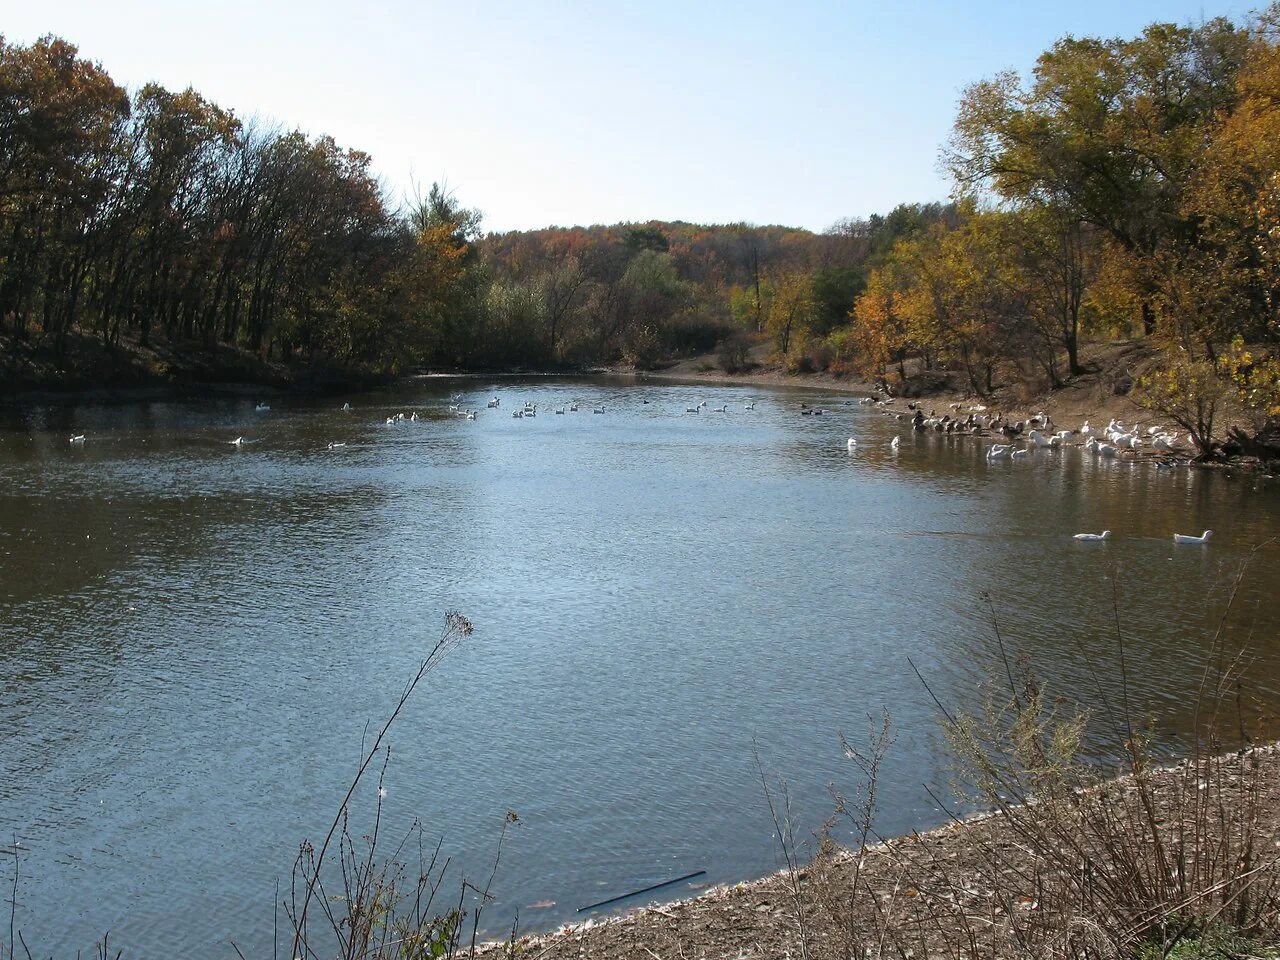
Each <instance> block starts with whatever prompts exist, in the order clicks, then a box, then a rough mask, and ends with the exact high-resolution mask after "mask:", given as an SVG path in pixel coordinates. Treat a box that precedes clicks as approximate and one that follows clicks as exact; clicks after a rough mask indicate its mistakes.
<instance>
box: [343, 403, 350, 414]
mask: <svg viewBox="0 0 1280 960" xmlns="http://www.w3.org/2000/svg"><path fill="white" fill-rule="evenodd" d="M342 412H343V413H350V412H351V404H349V403H344V404H343V405H342Z"/></svg>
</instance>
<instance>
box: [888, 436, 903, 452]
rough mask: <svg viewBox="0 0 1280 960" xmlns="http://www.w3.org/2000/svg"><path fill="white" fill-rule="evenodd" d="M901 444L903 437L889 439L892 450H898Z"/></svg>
mask: <svg viewBox="0 0 1280 960" xmlns="http://www.w3.org/2000/svg"><path fill="white" fill-rule="evenodd" d="M900 446H902V438H901V437H894V438H893V439H892V440H890V441H889V449H890V450H897V449H898V448H899V447H900Z"/></svg>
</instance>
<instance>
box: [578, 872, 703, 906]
mask: <svg viewBox="0 0 1280 960" xmlns="http://www.w3.org/2000/svg"><path fill="white" fill-rule="evenodd" d="M706 872H707V871H705V870H695V871H694V872H693V873H686V874H685V875H684V876H683V877H676V878H675V879H674V880H663V881H662V882H661V883H655V884H653V885H652V886H648V887H641V888H640V889H639V890H632V891H631V892H630V893H624V894H621V895H620V896H616V897H610V898H609V899H608V900H601V901H600V902H599V903H590V904H587V906H585V907H579V908H578V912H579V913H585V912H586V911H588V910H594V909H595V908H596V907H607V906H608V905H609V904H611V903H617V902H618V901H619V900H626V899H627V898H628V897H637V896H639V895H640V894H642V893H648V892H649V891H650V890H658V889H661V888H662V887H669V886H671V885H672V884H673V883H679V882H680V881H681V880H692V879H693V878H694V877H700V876H702V875H703V874H704V873H706Z"/></svg>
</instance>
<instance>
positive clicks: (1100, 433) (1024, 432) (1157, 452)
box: [801, 397, 1213, 545]
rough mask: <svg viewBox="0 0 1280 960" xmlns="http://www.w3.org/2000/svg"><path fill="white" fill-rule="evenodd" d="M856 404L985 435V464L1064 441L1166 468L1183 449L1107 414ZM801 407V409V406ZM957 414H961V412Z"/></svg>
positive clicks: (849, 445)
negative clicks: (1075, 416) (1065, 423)
mask: <svg viewBox="0 0 1280 960" xmlns="http://www.w3.org/2000/svg"><path fill="white" fill-rule="evenodd" d="M857 402H858V403H859V404H862V405H874V406H877V407H879V408H881V409H882V410H883V411H884V413H885V414H886V415H887V416H891V417H893V418H895V419H897V420H899V421H903V422H908V423H910V425H911V428H912V429H913V430H915V431H917V432H925V431H933V432H937V433H942V434H946V435H948V436H971V437H984V438H991V439H993V440H996V441H997V442H993V443H991V444H990V445H989V446H988V447H987V449H986V453H985V457H986V460H987V462H988V463H993V462H996V461H1000V460H1009V461H1012V462H1015V463H1017V462H1025V461H1028V460H1031V459H1033V458H1034V457H1035V455H1036V453H1037V452H1039V451H1046V452H1049V453H1052V452H1054V451H1057V450H1059V449H1061V448H1062V447H1066V446H1079V447H1080V448H1081V449H1082V450H1084V451H1085V452H1087V453H1089V454H1092V455H1093V456H1095V457H1099V458H1101V459H1104V460H1129V461H1136V460H1137V459H1138V458H1139V457H1140V456H1142V454H1140V453H1139V451H1142V450H1145V449H1147V448H1149V449H1150V450H1151V451H1152V453H1153V455H1154V456H1155V460H1154V462H1155V464H1156V466H1157V467H1158V468H1161V469H1169V468H1171V467H1173V466H1174V465H1175V462H1176V461H1175V460H1174V459H1173V458H1176V457H1178V456H1179V455H1182V454H1184V453H1185V452H1186V451H1184V450H1183V449H1181V447H1180V442H1181V441H1180V437H1179V434H1178V433H1177V432H1176V431H1175V430H1174V429H1173V428H1171V427H1161V426H1157V425H1152V426H1148V427H1146V428H1145V429H1144V428H1143V425H1142V424H1138V423H1135V424H1133V425H1132V426H1129V425H1126V424H1125V423H1124V422H1122V421H1120V420H1117V419H1114V418H1112V419H1111V421H1110V422H1109V423H1108V424H1107V426H1106V427H1105V428H1100V427H1095V426H1093V425H1092V424H1091V423H1090V421H1088V420H1085V422H1084V423H1083V424H1081V426H1080V427H1079V428H1078V429H1076V430H1060V429H1056V424H1054V422H1053V419H1052V418H1051V417H1050V416H1049V415H1048V414H1047V413H1045V412H1044V411H1041V412H1039V413H1037V414H1035V415H1034V416H1031V417H1027V418H1026V419H1025V420H1011V419H1008V418H1006V417H1004V416H1003V415H1002V414H1000V413H989V412H988V410H987V408H986V407H985V406H982V405H974V406H970V407H969V409H968V411H967V412H965V411H964V409H963V405H962V404H960V403H952V404H950V405H949V408H950V410H951V413H947V414H942V415H939V414H938V413H937V412H935V411H932V410H931V411H930V412H929V413H927V414H926V413H925V412H924V410H923V409H922V408H921V407H919V406H917V405H916V404H915V403H908V404H907V408H908V410H909V411H911V412H910V413H907V412H902V411H898V410H894V409H892V404H893V403H894V401H893V400H877V399H876V398H875V397H863V398H861V399H859V400H858V401H857ZM801 412H802V413H803V412H806V411H803V410H802V411H801ZM962 413H963V414H964V415H963V416H962ZM901 444H902V437H901V436H895V437H894V438H893V439H892V440H891V441H890V443H889V447H890V449H892V450H893V451H894V452H895V453H896V452H897V451H898V450H899V449H900V447H901ZM1186 444H1187V445H1188V446H1191V445H1193V444H1194V440H1193V438H1192V437H1191V435H1190V434H1188V435H1187V436H1186ZM845 446H846V449H847V450H848V451H849V452H850V453H855V452H857V450H858V441H857V439H856V438H854V437H849V438H848V440H847V441H846V444H845ZM1212 536H1213V531H1212V530H1206V531H1204V533H1202V534H1200V535H1199V536H1195V535H1193V534H1183V533H1175V534H1174V535H1173V542H1174V543H1175V544H1184V545H1192V544H1201V545H1203V544H1206V543H1208V542H1209V538H1210V537H1212ZM1110 538H1111V531H1110V530H1103V531H1102V532H1101V533H1077V534H1075V536H1074V539H1075V540H1077V541H1080V542H1082V543H1100V542H1102V541H1105V540H1109V539H1110Z"/></svg>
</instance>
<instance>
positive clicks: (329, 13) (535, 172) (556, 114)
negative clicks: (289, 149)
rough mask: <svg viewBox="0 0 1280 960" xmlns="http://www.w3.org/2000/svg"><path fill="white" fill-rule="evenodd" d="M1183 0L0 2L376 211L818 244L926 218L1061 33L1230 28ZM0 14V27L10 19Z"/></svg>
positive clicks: (133, 82) (17, 37)
mask: <svg viewBox="0 0 1280 960" xmlns="http://www.w3.org/2000/svg"><path fill="white" fill-rule="evenodd" d="M1255 5H1256V4H1251V3H1217V2H1187V0H1163V2H1157V0H1069V2H1065V3H1064V2H1061V0H1056V2H1051V3H1041V2H1024V3H1019V2H1012V0H1010V2H996V0H982V2H963V3H961V2H957V3H947V2H942V0H938V2H923V0H920V2H911V0H905V2H895V0H878V2H871V0H856V2H855V0H848V2H838V0H791V2H783V0H777V2H771V3H763V2H755V0H742V2H735V3H710V2H708V3H702V2H698V0H692V2H691V0H678V2H672V0H651V2H634V3H624V2H607V0H602V2H596V3H590V2H575V0H532V2H525V3H513V2H507V0H479V2H476V0H457V2H454V3H440V2H436V0H416V2H415V0H371V2H367V3H365V4H363V5H362V4H360V3H358V2H352V0H342V2H337V0H310V2H295V0H290V2H278V0H255V2H250V0H215V2H213V3H190V4H188V3H180V2H173V0H110V2H108V0H51V2H29V0H2V2H0V9H3V11H4V13H3V17H0V29H2V30H3V31H4V32H5V35H6V36H7V37H8V38H9V39H10V40H13V41H19V42H27V41H30V40H33V39H35V38H36V37H37V36H39V35H41V34H43V33H55V34H58V35H60V36H62V37H64V38H66V39H68V40H71V41H73V42H75V43H78V44H79V45H80V49H81V52H82V53H83V54H84V55H85V56H87V57H90V58H92V59H95V60H99V61H101V63H102V64H103V65H104V66H105V67H106V68H107V70H108V71H110V73H111V74H112V76H113V77H115V79H116V80H117V81H118V82H122V83H124V84H126V85H127V86H130V87H136V86H138V85H140V84H142V83H145V82H147V81H149V80H156V81H159V82H161V83H163V84H165V85H166V86H169V87H171V88H181V87H184V86H187V85H191V86H194V87H195V88H196V89H197V90H199V91H200V92H201V93H203V94H204V95H205V96H207V97H209V98H211V99H213V100H215V101H216V102H218V103H219V104H221V105H222V106H224V107H230V108H232V109H234V110H235V111H236V112H237V113H238V114H240V115H241V116H247V115H254V114H256V115H258V116H260V117H263V118H267V119H270V120H274V121H276V122H278V123H281V124H284V125H287V126H289V127H297V128H300V129H303V130H305V131H307V132H309V133H312V134H319V133H329V134H332V135H333V136H334V137H335V138H336V139H337V140H338V141H339V142H340V143H342V144H343V145H345V146H353V147H358V148H360V149H362V150H365V151H367V152H369V153H371V154H372V155H373V158H374V163H375V166H376V169H377V171H378V173H379V175H380V176H381V177H382V178H383V179H384V180H385V182H386V183H387V185H388V187H389V188H390V189H391V190H392V191H393V193H395V194H397V195H399V194H403V193H404V191H405V190H407V189H408V186H409V184H410V183H411V182H413V181H414V180H417V181H418V182H420V183H422V184H423V185H424V186H425V185H428V184H430V182H431V181H432V180H437V179H447V181H448V183H449V184H450V185H451V186H452V187H453V188H454V189H455V191H456V192H457V195H458V197H459V199H460V200H461V201H462V202H463V203H465V204H466V205H468V206H474V207H478V208H480V209H481V210H482V211H483V212H484V214H485V227H486V228H487V229H490V230H505V229H513V228H528V227H539V226H545V225H548V224H553V223H554V224H570V223H607V222H613V221H618V220H646V219H650V218H657V219H673V220H674V219H682V220H692V221H699V222H726V221H733V220H747V221H752V222H755V223H784V224H792V225H798V226H804V227H810V228H813V229H822V228H823V227H825V226H827V225H829V224H830V223H832V222H833V221H835V220H837V219H839V218H840V217H845V216H865V215H866V214H869V213H874V212H878V211H886V210H888V209H890V208H891V207H893V206H894V205H895V204H897V203H899V202H901V201H911V200H937V199H943V198H945V197H946V195H947V191H948V185H947V182H946V180H945V178H944V177H943V176H942V175H941V174H940V173H939V171H938V169H937V157H938V148H939V145H940V144H941V143H942V141H943V140H944V139H945V138H946V136H947V133H948V129H949V127H950V124H951V120H952V116H953V113H954V109H955V104H956V100H957V98H958V96H959V93H960V91H961V89H962V88H963V87H964V85H965V84H967V83H969V82H971V81H974V80H977V79H980V78H983V77H986V76H989V75H991V74H992V73H995V72H996V71H998V70H1001V69H1005V68H1015V69H1018V70H1021V71H1026V70H1027V69H1028V68H1029V67H1030V66H1031V65H1032V64H1033V62H1034V60H1035V57H1036V55H1037V54H1038V53H1039V52H1040V51H1041V50H1043V49H1044V48H1045V47H1046V46H1048V45H1049V44H1051V43H1052V42H1053V40H1054V39H1056V38H1058V37H1060V36H1063V35H1065V34H1075V35H1088V34H1092V35H1103V36H1115V35H1132V34H1134V33H1136V32H1138V31H1139V30H1140V29H1141V28H1142V27H1143V25H1145V24H1146V23H1149V22H1151V21H1153V20H1174V21H1179V22H1188V21H1199V20H1200V19H1202V18H1207V17H1213V16H1216V15H1220V14H1226V15H1231V16H1241V15H1243V14H1244V13H1245V12H1247V11H1248V10H1249V9H1251V8H1252V7H1253V6H1255ZM5 8H7V9H5Z"/></svg>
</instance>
